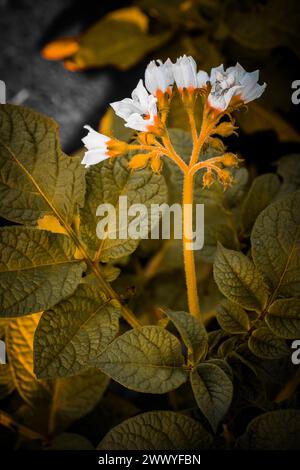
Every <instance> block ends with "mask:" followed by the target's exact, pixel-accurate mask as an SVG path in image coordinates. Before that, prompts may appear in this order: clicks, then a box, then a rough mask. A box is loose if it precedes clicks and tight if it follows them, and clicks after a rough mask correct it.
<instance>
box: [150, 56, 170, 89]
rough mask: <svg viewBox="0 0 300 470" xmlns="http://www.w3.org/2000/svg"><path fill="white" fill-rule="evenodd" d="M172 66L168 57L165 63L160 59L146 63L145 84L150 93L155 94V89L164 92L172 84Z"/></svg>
mask: <svg viewBox="0 0 300 470" xmlns="http://www.w3.org/2000/svg"><path fill="white" fill-rule="evenodd" d="M157 64H158V65H157ZM172 66H173V64H172V62H171V60H170V59H167V60H166V62H165V63H163V62H162V61H161V60H157V61H155V60H152V61H151V62H150V63H149V64H148V66H147V68H146V71H145V85H146V88H147V90H148V91H149V92H150V93H152V94H153V95H156V93H157V91H161V92H162V93H165V92H166V91H167V89H168V88H169V87H170V86H172V85H173V83H174V76H173V70H172Z"/></svg>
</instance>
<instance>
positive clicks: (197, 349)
mask: <svg viewBox="0 0 300 470" xmlns="http://www.w3.org/2000/svg"><path fill="white" fill-rule="evenodd" d="M166 315H167V316H168V318H169V319H170V320H171V321H172V322H173V323H174V325H175V327H176V328H177V330H178V331H179V333H180V335H181V337H182V339H183V342H184V344H185V345H186V347H187V348H188V352H189V357H190V360H191V361H192V363H193V364H197V363H198V362H199V361H200V360H201V359H202V358H203V357H205V355H206V353H207V349H208V338H207V332H206V329H205V327H204V325H203V323H202V322H201V321H200V320H198V319H197V318H195V317H193V316H192V315H191V314H190V313H186V312H172V311H171V310H167V311H166Z"/></svg>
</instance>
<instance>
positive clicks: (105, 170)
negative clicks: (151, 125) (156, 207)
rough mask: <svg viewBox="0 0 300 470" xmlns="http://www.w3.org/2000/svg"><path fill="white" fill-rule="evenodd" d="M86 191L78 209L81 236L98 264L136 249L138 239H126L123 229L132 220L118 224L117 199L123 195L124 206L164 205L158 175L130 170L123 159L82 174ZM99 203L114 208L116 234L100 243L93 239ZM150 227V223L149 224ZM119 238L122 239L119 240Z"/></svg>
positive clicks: (163, 189)
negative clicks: (125, 203) (94, 255)
mask: <svg viewBox="0 0 300 470" xmlns="http://www.w3.org/2000/svg"><path fill="white" fill-rule="evenodd" d="M86 178H87V191H86V200H85V205H84V208H83V209H82V210H81V227H80V229H81V234H82V237H83V239H84V241H85V242H86V244H87V245H88V247H89V248H90V250H91V251H97V257H98V259H99V260H100V261H103V262H107V261H109V260H111V259H118V258H122V257H123V256H126V255H129V254H131V253H132V252H133V251H134V250H135V249H136V248H137V246H138V243H139V240H134V239H132V238H130V237H129V236H127V237H126V234H125V228H126V229H127V228H128V223H130V221H131V220H132V219H133V217H132V216H131V217H128V219H129V220H127V217H125V225H124V223H122V224H121V229H120V226H119V224H118V220H119V216H120V213H119V197H120V196H126V197H127V204H128V207H129V206H130V205H132V204H144V205H145V206H146V207H147V208H150V207H151V204H162V203H164V202H167V187H166V184H165V181H164V178H163V177H162V176H161V175H157V174H154V173H153V172H152V170H151V169H150V168H145V169H141V170H137V171H131V170H130V169H129V168H128V159H127V158H125V157H124V158H122V157H120V158H116V159H114V160H113V161H109V162H104V163H103V164H100V165H95V166H94V167H91V168H90V169H89V171H88V172H87V175H86ZM100 204H112V206H114V207H115V208H116V222H117V228H116V232H115V233H113V232H111V233H110V235H111V236H115V237H116V238H115V239H113V238H107V239H105V240H101V239H99V238H98V237H97V234H96V227H97V223H98V222H99V221H100V220H101V217H98V216H96V210H97V207H98V206H99V205H100ZM149 225H150V224H149ZM122 237H123V238H122Z"/></svg>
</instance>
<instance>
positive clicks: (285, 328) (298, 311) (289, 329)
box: [266, 299, 300, 339]
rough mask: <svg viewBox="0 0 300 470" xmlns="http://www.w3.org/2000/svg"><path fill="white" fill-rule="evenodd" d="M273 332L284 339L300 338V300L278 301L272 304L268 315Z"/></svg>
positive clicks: (267, 319) (268, 322) (268, 321)
mask: <svg viewBox="0 0 300 470" xmlns="http://www.w3.org/2000/svg"><path fill="white" fill-rule="evenodd" d="M266 322H267V324H268V326H269V328H270V330H272V332H273V333H274V334H275V335H277V336H280V337H282V338H287V339H294V338H299V336H300V299H278V300H275V302H273V303H272V305H271V306H270V307H269V309H268V314H267V315H266Z"/></svg>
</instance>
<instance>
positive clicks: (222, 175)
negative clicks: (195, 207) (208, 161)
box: [218, 170, 233, 188]
mask: <svg viewBox="0 0 300 470" xmlns="http://www.w3.org/2000/svg"><path fill="white" fill-rule="evenodd" d="M218 178H219V181H220V183H222V184H223V186H224V187H225V188H228V187H229V186H231V184H232V181H233V177H232V175H231V173H229V171H227V170H220V171H219V172H218Z"/></svg>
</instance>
